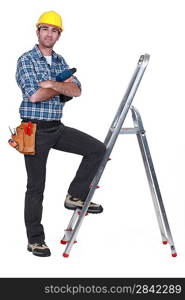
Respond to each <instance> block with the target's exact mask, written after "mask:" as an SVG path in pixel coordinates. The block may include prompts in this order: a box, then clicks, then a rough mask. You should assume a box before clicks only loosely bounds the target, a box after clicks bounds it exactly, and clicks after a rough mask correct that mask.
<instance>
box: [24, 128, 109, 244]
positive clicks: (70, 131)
mask: <svg viewBox="0 0 185 300" xmlns="http://www.w3.org/2000/svg"><path fill="white" fill-rule="evenodd" d="M51 148H53V149H56V150H61V151H65V152H70V153H75V154H79V155H82V156H83V158H82V161H81V163H80V166H79V168H78V170H77V172H76V175H75V177H74V179H73V180H72V182H71V184H70V186H69V189H68V193H69V194H70V195H72V196H73V197H78V198H81V199H82V200H85V199H86V196H87V194H88V191H89V185H90V184H91V182H92V180H93V178H94V176H95V174H96V172H97V170H98V167H99V165H100V163H101V161H102V159H103V156H104V154H105V151H106V146H105V145H104V144H103V143H102V142H100V141H99V140H97V139H95V138H93V137H92V136H89V135H87V134H86V133H83V132H81V131H79V130H77V129H74V128H70V127H67V126H65V125H64V124H62V123H59V124H58V125H54V126H52V127H50V128H39V126H37V131H36V154H35V155H24V158H25V165H26V171H27V190H26V194H25V211H24V216H25V225H26V231H27V237H28V242H29V243H40V242H43V241H44V239H45V235H44V228H43V225H42V224H41V219H42V202H43V193H44V188H45V178H46V163H47V158H48V154H49V151H50V149H51Z"/></svg>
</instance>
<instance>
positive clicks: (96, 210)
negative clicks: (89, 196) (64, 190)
mask: <svg viewBox="0 0 185 300" xmlns="http://www.w3.org/2000/svg"><path fill="white" fill-rule="evenodd" d="M83 205H84V201H83V200H81V199H80V198H75V197H72V196H71V195H69V194H67V196H66V199H65V202H64V206H65V208H67V209H72V210H75V209H77V208H79V209H81V208H83ZM102 211H103V207H102V206H101V205H100V204H96V203H93V202H91V203H90V205H89V208H88V210H87V212H88V213H92V214H100V213H101V212H102Z"/></svg>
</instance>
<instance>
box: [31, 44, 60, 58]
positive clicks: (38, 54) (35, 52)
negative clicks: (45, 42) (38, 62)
mask: <svg viewBox="0 0 185 300" xmlns="http://www.w3.org/2000/svg"><path fill="white" fill-rule="evenodd" d="M32 50H33V55H34V56H35V57H37V58H42V57H43V54H42V52H41V51H40V49H39V47H38V45H37V44H36V45H35V46H34V47H33V49H32ZM52 58H54V59H58V54H57V53H56V52H55V51H53V50H52Z"/></svg>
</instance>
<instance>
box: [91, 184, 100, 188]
mask: <svg viewBox="0 0 185 300" xmlns="http://www.w3.org/2000/svg"><path fill="white" fill-rule="evenodd" d="M89 188H90V189H91V188H92V184H90V186H89ZM96 188H97V189H99V188H100V186H99V185H97V186H96Z"/></svg>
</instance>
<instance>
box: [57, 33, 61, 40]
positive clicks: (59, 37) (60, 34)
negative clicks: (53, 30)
mask: <svg viewBox="0 0 185 300" xmlns="http://www.w3.org/2000/svg"><path fill="white" fill-rule="evenodd" d="M60 36H61V31H60V32H59V34H58V38H57V41H58V40H59V38H60Z"/></svg>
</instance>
